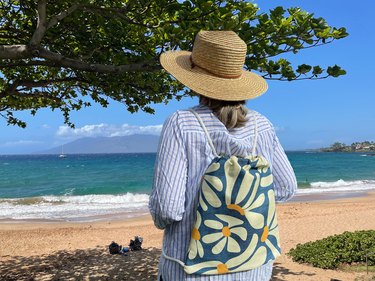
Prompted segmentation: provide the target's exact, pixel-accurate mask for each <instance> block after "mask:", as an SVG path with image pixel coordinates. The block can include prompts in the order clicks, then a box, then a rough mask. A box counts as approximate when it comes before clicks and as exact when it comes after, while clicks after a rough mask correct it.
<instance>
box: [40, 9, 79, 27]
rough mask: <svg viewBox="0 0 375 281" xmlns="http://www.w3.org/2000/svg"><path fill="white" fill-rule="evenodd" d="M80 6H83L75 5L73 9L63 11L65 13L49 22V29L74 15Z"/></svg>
mask: <svg viewBox="0 0 375 281" xmlns="http://www.w3.org/2000/svg"><path fill="white" fill-rule="evenodd" d="M80 6H81V5H80V4H74V5H72V6H71V7H69V8H68V9H67V10H66V11H63V12H61V13H59V14H57V15H56V16H54V17H53V18H52V19H51V20H50V21H49V23H48V26H47V29H49V28H51V27H52V26H54V25H55V24H57V23H58V22H60V21H61V20H62V19H64V18H65V17H67V16H69V15H70V14H71V13H73V12H74V11H76V10H77V9H78V8H80Z"/></svg>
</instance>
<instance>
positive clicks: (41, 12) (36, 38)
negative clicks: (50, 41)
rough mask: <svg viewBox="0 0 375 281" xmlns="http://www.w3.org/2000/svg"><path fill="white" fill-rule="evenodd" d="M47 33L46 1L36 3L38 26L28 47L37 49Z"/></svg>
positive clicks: (40, 0)
mask: <svg viewBox="0 0 375 281" xmlns="http://www.w3.org/2000/svg"><path fill="white" fill-rule="evenodd" d="M46 31H47V0H39V1H38V24H37V26H36V29H35V31H34V34H33V36H32V37H31V40H30V46H32V47H37V46H39V45H40V42H41V41H42V39H43V36H44V34H45V33H46Z"/></svg>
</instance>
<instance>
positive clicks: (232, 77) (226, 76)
mask: <svg viewBox="0 0 375 281" xmlns="http://www.w3.org/2000/svg"><path fill="white" fill-rule="evenodd" d="M190 62H191V68H194V67H196V66H198V67H199V68H201V69H203V70H204V71H207V72H208V73H210V74H211V75H214V76H216V77H220V78H227V79H236V78H240V77H241V74H240V75H218V74H216V73H213V72H211V71H209V70H208V69H207V68H204V67H201V66H200V65H199V64H196V63H195V62H194V61H193V57H192V56H191V55H190Z"/></svg>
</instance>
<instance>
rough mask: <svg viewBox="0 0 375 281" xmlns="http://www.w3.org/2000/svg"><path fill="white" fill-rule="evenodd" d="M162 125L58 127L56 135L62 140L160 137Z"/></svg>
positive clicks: (103, 124) (102, 124)
mask: <svg viewBox="0 0 375 281" xmlns="http://www.w3.org/2000/svg"><path fill="white" fill-rule="evenodd" d="M162 126H163V125H152V126H151V125H150V126H132V125H129V124H123V125H120V126H119V125H109V124H105V123H101V124H94V125H85V126H83V127H81V128H75V129H72V128H70V127H68V126H60V127H59V129H58V130H57V132H56V135H57V136H59V137H62V138H82V137H120V136H130V135H135V134H142V135H145V134H151V135H160V132H161V129H162Z"/></svg>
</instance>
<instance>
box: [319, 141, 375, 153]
mask: <svg viewBox="0 0 375 281" xmlns="http://www.w3.org/2000/svg"><path fill="white" fill-rule="evenodd" d="M320 151H323V152H375V142H373V141H363V142H353V143H352V144H351V145H346V144H345V143H341V142H335V143H334V144H332V145H331V146H330V147H324V148H321V149H320Z"/></svg>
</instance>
